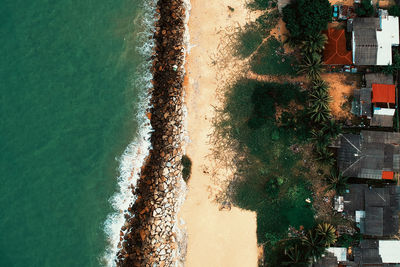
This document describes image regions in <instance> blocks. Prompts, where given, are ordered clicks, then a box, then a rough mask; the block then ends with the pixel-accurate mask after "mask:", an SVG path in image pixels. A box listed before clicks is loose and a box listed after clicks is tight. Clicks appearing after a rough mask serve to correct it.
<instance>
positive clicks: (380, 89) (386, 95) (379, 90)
mask: <svg viewBox="0 0 400 267" xmlns="http://www.w3.org/2000/svg"><path fill="white" fill-rule="evenodd" d="M372 103H393V104H395V103H396V87H395V85H393V84H377V83H373V84H372Z"/></svg>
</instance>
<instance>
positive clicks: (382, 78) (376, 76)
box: [365, 73, 394, 88]
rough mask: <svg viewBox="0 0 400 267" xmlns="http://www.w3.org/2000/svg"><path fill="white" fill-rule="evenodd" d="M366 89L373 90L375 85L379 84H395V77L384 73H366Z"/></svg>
mask: <svg viewBox="0 0 400 267" xmlns="http://www.w3.org/2000/svg"><path fill="white" fill-rule="evenodd" d="M365 82H366V87H368V88H372V84H373V83H379V84H394V81H393V75H388V74H383V73H366V74H365Z"/></svg>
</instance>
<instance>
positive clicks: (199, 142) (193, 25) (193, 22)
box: [180, 0, 258, 267]
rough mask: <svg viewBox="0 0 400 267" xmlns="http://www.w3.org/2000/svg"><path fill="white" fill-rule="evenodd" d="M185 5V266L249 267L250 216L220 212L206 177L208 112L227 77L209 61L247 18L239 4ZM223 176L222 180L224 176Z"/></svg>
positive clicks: (253, 248)
mask: <svg viewBox="0 0 400 267" xmlns="http://www.w3.org/2000/svg"><path fill="white" fill-rule="evenodd" d="M191 5H192V10H191V14H190V19H189V30H190V36H191V39H190V43H191V45H192V48H191V51H190V53H189V54H188V60H187V68H186V70H187V82H186V94H187V95H186V98H185V102H186V105H187V110H188V116H187V131H188V136H189V139H190V141H189V143H188V144H187V147H186V152H187V155H188V156H189V157H190V158H191V159H192V162H193V165H192V175H191V178H190V181H189V183H188V194H187V198H186V201H185V203H184V205H183V206H182V209H181V212H180V215H181V218H182V219H183V220H184V221H185V224H184V227H185V228H186V232H187V236H188V239H187V242H188V243H187V255H186V266H187V267H197V266H198V267H203V266H207V267H213V266H215V267H225V266H226V267H235V266H238V267H242V266H246V267H252V266H254V267H255V266H257V257H258V247H257V238H256V214H255V212H251V211H246V210H241V209H239V208H236V207H232V208H231V209H230V210H220V209H219V208H220V207H219V205H218V204H216V203H215V202H214V198H215V193H216V192H217V191H218V190H220V189H221V188H218V185H216V183H215V181H214V180H213V177H212V175H211V173H212V171H210V170H211V169H212V168H213V166H216V162H215V161H214V160H213V157H211V156H210V154H211V149H212V146H211V145H210V143H209V140H210V137H209V134H210V133H211V132H212V129H213V128H212V118H213V116H214V109H213V106H219V105H221V103H220V102H219V100H217V97H216V93H217V88H220V86H221V83H222V82H223V81H222V80H221V79H219V78H218V77H219V75H217V73H218V72H219V73H221V72H224V71H225V72H226V71H228V70H227V69H224V70H222V69H218V67H217V66H218V64H216V65H215V64H213V59H212V58H213V55H214V54H215V53H216V52H217V50H218V49H219V48H218V45H219V43H220V38H221V37H222V34H221V30H222V31H223V30H224V29H226V28H229V27H236V26H238V25H244V24H245V21H246V20H247V19H248V18H249V17H248V13H247V10H246V8H245V1H243V0H240V1H237V0H236V1H233V0H230V1H228V0H222V1H210V0H209V1H204V0H203V1H200V0H192V1H191ZM228 6H231V7H232V8H234V11H233V12H232V11H230V10H229V8H228ZM217 167H218V166H217ZM220 169H223V167H221V168H220ZM220 171H221V170H220ZM222 172H224V171H222ZM226 173H227V174H226V176H227V177H228V176H229V171H226Z"/></svg>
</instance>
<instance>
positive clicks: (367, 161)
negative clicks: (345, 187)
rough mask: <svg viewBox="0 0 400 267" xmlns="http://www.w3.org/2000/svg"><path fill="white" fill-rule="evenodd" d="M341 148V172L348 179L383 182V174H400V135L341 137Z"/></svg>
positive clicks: (370, 133) (365, 133) (369, 133)
mask: <svg viewBox="0 0 400 267" xmlns="http://www.w3.org/2000/svg"><path fill="white" fill-rule="evenodd" d="M334 146H335V147H337V148H338V153H337V161H338V167H339V170H340V171H341V172H342V173H343V175H345V176H349V177H355V178H364V179H382V175H383V172H385V171H389V172H399V171H400V133H395V132H380V131H361V134H359V135H355V134H344V135H341V136H340V137H339V138H338V139H337V140H336V142H335V144H334Z"/></svg>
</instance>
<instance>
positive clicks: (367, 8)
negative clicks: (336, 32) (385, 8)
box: [356, 0, 375, 17]
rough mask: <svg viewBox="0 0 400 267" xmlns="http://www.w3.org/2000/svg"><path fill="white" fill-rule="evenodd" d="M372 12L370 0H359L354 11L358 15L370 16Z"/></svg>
mask: <svg viewBox="0 0 400 267" xmlns="http://www.w3.org/2000/svg"><path fill="white" fill-rule="evenodd" d="M374 12H375V10H374V7H373V6H372V3H371V0H361V3H360V5H359V6H358V7H357V8H356V13H357V15H358V16H359V17H371V16H372V15H373V14H374Z"/></svg>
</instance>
